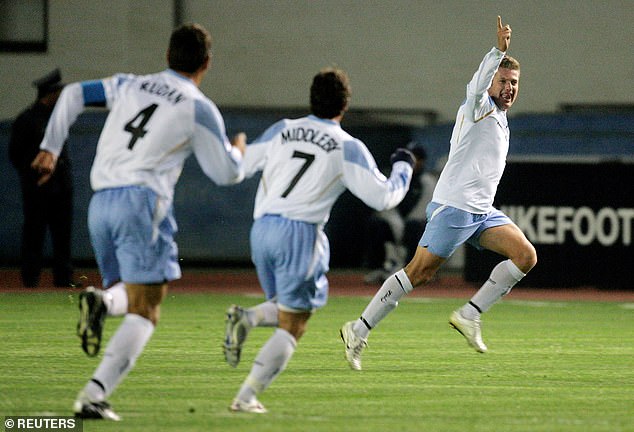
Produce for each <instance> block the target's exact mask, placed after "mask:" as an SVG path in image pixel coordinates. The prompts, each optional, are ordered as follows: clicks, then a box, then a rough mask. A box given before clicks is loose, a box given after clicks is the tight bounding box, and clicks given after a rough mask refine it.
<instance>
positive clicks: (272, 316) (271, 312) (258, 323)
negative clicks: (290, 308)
mask: <svg viewBox="0 0 634 432" xmlns="http://www.w3.org/2000/svg"><path fill="white" fill-rule="evenodd" d="M246 312H247V319H248V320H249V324H251V326H252V327H277V324H278V318H277V312H278V309H277V303H276V302H273V301H266V302H264V303H260V304H259V305H255V306H253V307H250V308H249V309H247V311H246Z"/></svg>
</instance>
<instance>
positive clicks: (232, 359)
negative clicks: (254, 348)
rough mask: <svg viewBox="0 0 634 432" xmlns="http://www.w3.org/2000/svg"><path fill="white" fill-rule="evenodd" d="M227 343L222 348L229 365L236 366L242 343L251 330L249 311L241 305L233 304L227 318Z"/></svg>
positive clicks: (238, 361)
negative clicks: (248, 317)
mask: <svg viewBox="0 0 634 432" xmlns="http://www.w3.org/2000/svg"><path fill="white" fill-rule="evenodd" d="M225 324H226V326H225V343H224V344H223V346H222V350H223V352H224V354H225V360H226V361H227V363H228V364H229V366H232V367H236V366H238V363H240V354H241V353H242V345H243V344H244V341H245V340H246V339H247V335H248V334H249V331H250V330H251V324H250V323H249V320H248V319H247V312H246V311H245V310H244V309H242V308H241V307H240V306H237V305H231V306H230V307H229V309H227V315H226V318H225Z"/></svg>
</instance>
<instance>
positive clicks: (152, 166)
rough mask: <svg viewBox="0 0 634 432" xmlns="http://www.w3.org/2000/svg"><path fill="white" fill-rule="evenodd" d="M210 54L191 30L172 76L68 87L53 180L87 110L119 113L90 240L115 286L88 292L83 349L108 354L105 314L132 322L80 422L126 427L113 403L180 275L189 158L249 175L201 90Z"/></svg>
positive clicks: (227, 175)
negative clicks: (178, 203)
mask: <svg viewBox="0 0 634 432" xmlns="http://www.w3.org/2000/svg"><path fill="white" fill-rule="evenodd" d="M210 47H211V36H210V35H209V33H208V32H207V30H205V29H204V28H203V27H202V26H200V25H197V24H190V25H184V26H181V27H179V28H178V29H176V30H174V32H173V33H172V35H171V38H170V44H169V49H168V51H167V60H168V66H169V68H168V69H167V70H165V71H163V72H159V73H155V74H151V75H145V76H136V75H127V74H126V75H124V74H119V75H114V76H112V77H110V78H105V79H101V80H96V81H84V82H79V83H73V84H70V85H68V86H66V88H65V89H64V91H63V93H62V94H61V97H60V99H59V102H58V104H57V107H56V109H55V111H54V112H53V115H52V117H51V120H50V122H49V124H48V127H47V130H46V135H45V137H44V140H43V142H42V144H41V146H40V148H41V151H40V153H39V155H38V156H37V158H36V159H35V160H34V162H33V167H34V168H35V169H37V170H39V171H40V172H41V174H42V178H41V182H45V181H46V180H47V179H48V177H49V176H50V174H51V173H52V172H53V170H54V168H55V161H56V156H57V155H58V154H59V152H60V150H61V148H62V146H63V143H64V141H65V139H66V137H67V136H68V131H69V128H70V126H71V125H72V124H73V122H74V121H75V120H76V118H77V116H78V115H79V114H80V113H81V112H82V111H83V110H84V107H86V106H105V107H107V108H109V109H110V113H109V115H108V118H107V120H106V123H105V125H104V127H103V130H102V133H101V136H100V137H99V142H98V144H97V154H96V156H95V159H94V162H93V165H92V170H91V176H90V178H91V185H92V188H93V190H94V194H93V196H92V198H91V201H90V207H89V210H88V226H89V230H90V237H91V242H92V245H93V249H94V251H95V257H96V260H97V264H98V265H99V270H100V273H101V276H102V279H103V286H104V287H105V288H108V289H107V290H105V291H102V290H96V289H94V288H93V287H89V288H88V289H87V290H86V291H84V292H82V293H81V294H80V298H79V303H80V304H79V306H80V312H81V313H80V319H79V323H78V326H77V332H78V336H79V337H80V338H81V340H82V348H83V349H84V351H85V352H86V353H87V354H88V355H89V356H95V355H97V353H98V352H99V348H100V344H101V335H102V330H103V323H104V319H105V316H106V315H109V316H116V315H125V317H124V319H123V321H122V323H121V325H120V327H119V328H118V330H117V332H116V333H115V334H114V335H113V336H112V338H111V339H110V341H109V343H108V346H107V347H106V351H105V355H104V357H103V360H102V361H101V363H100V365H99V366H98V368H97V370H96V371H95V373H94V374H93V376H92V378H91V380H90V381H89V382H88V383H87V384H86V386H85V387H84V388H83V390H82V391H81V392H80V393H79V396H78V397H77V400H76V402H75V407H74V410H75V415H76V416H78V417H82V418H102V419H107V420H119V416H118V415H117V414H116V413H115V412H114V411H113V410H112V409H111V408H110V406H109V404H108V402H107V401H106V398H107V397H108V396H109V395H110V394H112V392H113V391H114V389H115V387H116V386H117V385H118V384H119V383H120V382H121V380H123V378H124V377H125V376H126V375H127V373H128V372H129V371H130V370H131V369H132V367H133V366H134V363H135V361H136V359H137V358H138V356H139V355H140V354H141V352H142V351H143V348H144V346H145V344H146V343H147V342H148V340H149V339H150V337H151V335H152V333H153V331H154V327H155V326H156V324H157V322H158V319H159V308H160V304H161V302H162V300H163V298H164V297H165V295H166V293H167V287H168V282H169V281H172V280H175V279H179V278H180V277H181V270H180V267H179V264H178V257H177V247H176V243H175V242H174V239H173V236H174V233H175V232H176V221H175V220H174V216H173V213H172V203H173V195H174V187H175V184H176V182H177V181H178V178H179V176H180V174H181V170H182V169H183V164H184V162H185V159H186V158H187V157H188V156H190V155H191V154H192V153H193V154H194V155H195V156H196V159H197V160H198V163H199V165H200V167H201V168H202V170H203V171H204V173H205V174H206V175H207V176H208V177H209V178H210V179H211V180H212V181H214V182H215V183H217V184H233V183H235V182H236V181H239V180H240V179H241V178H242V176H243V171H242V153H243V152H244V149H245V147H246V137H245V136H244V134H238V135H237V136H236V138H235V139H234V140H233V142H230V141H229V139H228V138H227V136H226V132H225V125H224V120H223V118H222V116H221V115H220V112H219V111H218V109H217V107H216V106H215V105H214V103H213V102H212V101H211V100H209V99H208V98H207V97H206V96H205V95H204V94H203V93H202V92H201V91H200V90H199V88H198V87H199V85H200V83H201V81H202V79H203V78H204V76H205V74H206V72H207V70H208V68H209V66H210V60H211V52H210Z"/></svg>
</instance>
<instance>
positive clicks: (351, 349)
mask: <svg viewBox="0 0 634 432" xmlns="http://www.w3.org/2000/svg"><path fill="white" fill-rule="evenodd" d="M352 326H354V321H349V322H347V323H345V324H344V325H343V327H341V330H339V334H340V335H341V340H342V341H343V344H344V349H345V353H346V360H348V364H349V365H350V368H351V369H353V370H361V351H363V349H364V348H365V347H367V346H368V342H367V341H366V340H365V339H362V338H360V337H359V336H357V335H356V333H355V332H354V330H353V329H352Z"/></svg>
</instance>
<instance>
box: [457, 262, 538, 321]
mask: <svg viewBox="0 0 634 432" xmlns="http://www.w3.org/2000/svg"><path fill="white" fill-rule="evenodd" d="M524 276H526V274H524V273H522V271H521V270H520V269H518V268H517V266H516V265H515V264H513V261H511V260H510V259H509V260H506V261H502V262H501V263H499V264H498V265H496V266H495V267H494V268H493V270H492V271H491V275H490V276H489V279H488V280H487V281H486V282H485V283H484V284H483V285H482V287H480V289H479V290H478V292H476V293H475V295H474V296H473V297H471V301H470V302H469V303H467V304H466V305H464V306H463V307H462V309H461V313H462V315H463V316H464V317H465V318H469V319H473V318H475V317H478V316H479V315H480V314H481V313H482V312H486V311H488V310H489V308H490V307H491V306H493V305H494V304H495V303H497V302H498V301H499V300H500V299H501V298H502V297H504V296H505V295H507V294H508V293H509V292H510V291H511V289H512V288H513V287H514V286H515V284H516V283H518V282H519V281H520V280H522V278H523V277H524Z"/></svg>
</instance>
